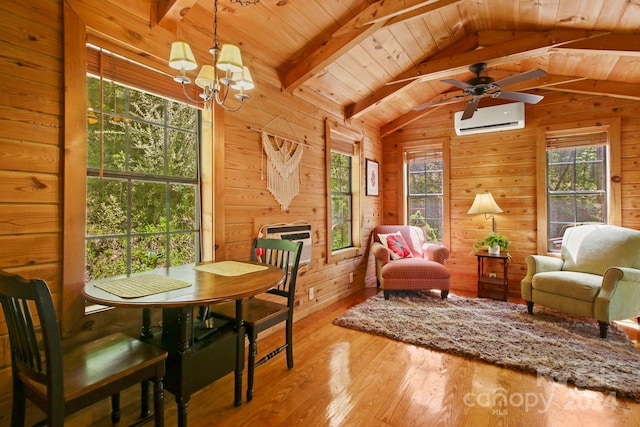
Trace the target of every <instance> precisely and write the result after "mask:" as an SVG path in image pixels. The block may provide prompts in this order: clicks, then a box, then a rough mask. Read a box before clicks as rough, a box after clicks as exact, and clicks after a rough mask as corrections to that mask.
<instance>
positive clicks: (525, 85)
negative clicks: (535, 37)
mask: <svg viewBox="0 0 640 427" xmlns="http://www.w3.org/2000/svg"><path fill="white" fill-rule="evenodd" d="M493 75H494V76H495V73H494V74H493ZM505 77H506V76H505ZM500 78H502V77H500ZM582 80H586V79H584V78H582V77H573V76H555V75H548V76H545V77H540V78H537V79H533V80H528V81H526V82H522V83H520V84H515V85H511V86H509V90H510V91H514V92H521V91H526V90H532V89H539V88H547V89H551V87H552V86H556V85H562V84H566V83H573V82H578V81H582ZM461 95H463V93H462V91H461V90H455V91H451V92H445V93H443V94H440V95H438V96H436V97H434V98H432V99H430V100H429V101H428V102H442V104H438V105H436V106H434V107H431V108H427V109H425V110H420V111H414V110H412V111H410V112H408V113H407V114H404V115H402V116H400V117H398V118H397V119H395V120H393V121H392V122H390V123H388V124H386V125H384V126H382V127H381V128H380V136H381V137H384V136H386V135H389V134H391V133H393V132H395V131H397V130H398V129H401V128H402V127H404V126H406V125H408V124H410V123H412V122H414V121H416V120H419V119H421V118H423V117H425V116H427V115H429V114H430V113H431V112H432V111H433V110H434V109H437V108H438V107H441V106H444V105H450V104H455V103H456V102H463V101H465V99H463V98H461ZM468 99H469V98H467V99H466V100H468Z"/></svg>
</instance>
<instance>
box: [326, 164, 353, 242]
mask: <svg viewBox="0 0 640 427" xmlns="http://www.w3.org/2000/svg"><path fill="white" fill-rule="evenodd" d="M351 174H352V169H351V156H348V155H346V154H343V153H338V152H332V153H331V249H332V250H336V249H344V248H348V247H351V246H353V241H352V239H351V232H352V229H353V220H352V218H351V212H352V208H351V205H352V203H351V200H352V197H353V196H352V194H351Z"/></svg>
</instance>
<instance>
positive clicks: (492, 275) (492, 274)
mask: <svg viewBox="0 0 640 427" xmlns="http://www.w3.org/2000/svg"><path fill="white" fill-rule="evenodd" d="M489 277H498V275H497V274H496V273H489Z"/></svg>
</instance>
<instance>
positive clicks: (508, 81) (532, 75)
mask: <svg viewBox="0 0 640 427" xmlns="http://www.w3.org/2000/svg"><path fill="white" fill-rule="evenodd" d="M546 75H547V72H546V71H544V70H541V69H539V68H537V69H535V70H531V71H525V72H524V73H520V74H516V75H515V76H511V77H505V78H504V79H501V80H498V81H497V82H493V84H494V85H496V86H499V87H505V86H509V85H512V84H515V83H520V82H523V81H525V80H531V79H537V78H538V77H544V76H546Z"/></svg>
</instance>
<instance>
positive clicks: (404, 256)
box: [371, 225, 451, 299]
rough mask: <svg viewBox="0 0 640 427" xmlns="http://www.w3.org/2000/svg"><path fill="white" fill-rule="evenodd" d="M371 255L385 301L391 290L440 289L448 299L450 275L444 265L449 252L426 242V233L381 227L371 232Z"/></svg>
mask: <svg viewBox="0 0 640 427" xmlns="http://www.w3.org/2000/svg"><path fill="white" fill-rule="evenodd" d="M371 253H372V254H373V256H374V257H375V260H376V278H377V282H378V287H380V288H382V291H383V292H384V297H385V299H389V296H390V294H391V292H392V291H397V290H428V289H439V290H440V296H441V297H442V299H445V298H447V295H448V294H449V289H450V279H451V274H450V272H449V269H448V268H447V267H445V265H444V263H445V261H446V260H447V259H448V258H449V249H447V248H446V247H444V246H442V245H440V244H437V243H427V242H425V237H424V231H423V230H422V229H421V228H420V227H415V226H409V225H380V226H378V227H375V228H374V229H373V231H372V244H371Z"/></svg>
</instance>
